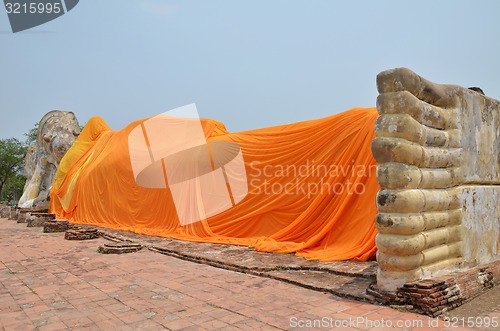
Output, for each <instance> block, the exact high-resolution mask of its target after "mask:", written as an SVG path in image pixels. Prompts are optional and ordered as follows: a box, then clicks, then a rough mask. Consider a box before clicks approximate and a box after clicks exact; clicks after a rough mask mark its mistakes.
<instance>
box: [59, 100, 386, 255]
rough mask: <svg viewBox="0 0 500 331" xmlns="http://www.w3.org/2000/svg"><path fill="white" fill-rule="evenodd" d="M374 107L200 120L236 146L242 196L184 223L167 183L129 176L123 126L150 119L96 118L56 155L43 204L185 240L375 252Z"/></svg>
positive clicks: (309, 251) (88, 219) (212, 135)
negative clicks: (306, 116)
mask: <svg viewBox="0 0 500 331" xmlns="http://www.w3.org/2000/svg"><path fill="white" fill-rule="evenodd" d="M377 116H378V114H377V111H376V109H375V108H355V109H351V110H349V111H346V112H343V113H340V114H336V115H333V116H329V117H326V118H322V119H317V120H310V121H305V122H299V123H293V124H287V125H281V126H275V127H270V128H264V129H258V130H250V131H244V132H239V133H229V132H227V130H226V128H225V127H224V125H223V124H222V123H221V122H218V121H214V120H201V122H202V126H203V130H204V133H205V136H206V138H207V140H208V141H213V140H223V141H231V142H234V143H237V144H238V145H239V146H240V147H241V151H242V153H243V158H244V161H245V169H246V172H247V178H248V187H249V192H248V195H247V196H246V197H245V198H244V199H243V200H242V201H241V202H240V203H238V204H237V205H236V206H234V207H233V208H230V209H228V210H226V211H224V212H222V213H220V214H217V215H215V216H212V217H210V218H208V219H207V220H202V221H200V222H197V223H193V224H189V225H186V226H181V225H180V223H179V219H178V217H177V213H176V209H175V206H174V203H173V202H172V196H171V194H170V191H169V189H168V188H167V189H151V188H143V187H140V186H138V185H137V184H136V181H135V179H134V176H133V171H132V166H131V162H130V159H129V150H128V134H129V133H130V132H131V130H133V129H134V128H135V127H136V126H137V125H139V124H141V123H142V122H144V121H145V120H147V119H143V120H139V121H136V122H134V123H131V124H130V125H128V126H127V127H125V128H124V129H122V130H119V131H112V130H111V129H110V128H109V127H108V126H107V125H106V123H105V122H104V120H103V119H102V118H100V117H93V118H92V119H91V120H90V121H89V122H88V123H87V124H86V125H85V128H84V129H83V131H82V133H81V134H80V136H79V137H78V139H77V141H76V142H75V143H74V144H73V146H72V147H71V149H70V150H69V151H68V152H67V154H66V155H65V157H64V158H63V159H62V161H61V163H60V166H59V168H58V171H57V174H56V177H55V180H54V184H53V187H52V191H51V207H50V211H51V212H52V213H55V214H56V216H57V218H59V219H67V220H68V221H70V222H72V223H79V224H93V225H98V226H102V227H106V228H112V229H119V230H126V231H132V232H136V233H141V234H147V235H154V236H161V237H171V238H177V239H182V240H189V241H198V242H212V243H225V244H233V245H245V246H254V247H255V248H256V249H257V250H259V251H266V252H296V254H297V255H299V256H303V257H305V258H308V259H316V260H321V261H335V260H346V259H354V260H360V261H366V260H368V259H369V258H371V257H373V256H374V254H375V252H376V247H375V235H376V233H377V230H376V228H375V222H374V218H375V215H376V213H377V208H376V205H375V196H376V194H377V191H378V190H379V187H378V184H377V180H376V162H375V160H374V159H373V157H372V154H371V147H370V146H371V141H372V139H373V138H374V131H373V129H374V123H375V120H376V118H377Z"/></svg>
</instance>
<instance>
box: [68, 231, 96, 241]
mask: <svg viewBox="0 0 500 331" xmlns="http://www.w3.org/2000/svg"><path fill="white" fill-rule="evenodd" d="M99 236H100V234H99V231H97V229H87V228H73V229H69V230H66V233H65V235H64V239H66V240H89V239H97V238H99Z"/></svg>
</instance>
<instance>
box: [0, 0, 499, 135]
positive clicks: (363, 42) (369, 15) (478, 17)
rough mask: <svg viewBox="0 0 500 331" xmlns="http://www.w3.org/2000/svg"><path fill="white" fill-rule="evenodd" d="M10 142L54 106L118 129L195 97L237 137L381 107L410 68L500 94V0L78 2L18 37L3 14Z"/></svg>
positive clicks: (203, 111) (0, 118) (3, 112)
mask: <svg viewBox="0 0 500 331" xmlns="http://www.w3.org/2000/svg"><path fill="white" fill-rule="evenodd" d="M0 45H1V46H0V47H1V49H0V50H1V51H0V68H1V70H0V102H1V104H0V105H1V109H0V138H8V137H17V138H22V139H24V136H23V133H25V132H27V131H28V130H29V129H30V128H31V127H33V124H34V123H35V122H38V121H39V120H40V119H41V117H42V116H43V115H44V114H45V113H46V112H48V111H50V110H53V109H59V110H71V111H73V112H74V113H75V114H76V116H77V118H78V119H79V121H80V123H81V124H83V123H85V122H86V121H88V119H89V118H90V117H91V116H94V115H99V116H102V117H103V118H104V119H105V120H106V122H107V123H108V124H109V125H110V126H111V127H112V128H113V129H115V130H117V129H120V128H122V127H124V126H125V125H127V124H128V123H130V122H132V121H134V120H136V119H139V118H143V117H149V116H154V115H157V114H160V113H163V112H165V111H167V110H169V109H172V108H176V107H179V106H182V105H186V104H190V103H196V105H197V108H198V111H199V113H200V115H201V116H202V117H208V118H213V119H217V120H220V121H222V122H224V123H225V124H226V126H227V128H228V129H229V130H230V131H242V130H247V129H253V128H259V127H265V126H271V125H277V124H284V123H290V122H296V121H301V120H306V119H313V118H319V117H324V116H328V115H330V114H335V113H338V112H341V111H344V110H347V109H349V108H352V107H358V106H362V107H368V106H374V105H375V100H376V96H377V91H376V85H375V77H376V75H377V73H379V72H380V71H383V70H386V69H391V68H395V67H402V66H404V67H408V68H410V69H412V70H413V71H415V72H417V73H418V74H420V75H422V76H424V77H425V78H427V79H429V80H431V81H434V82H437V83H450V84H459V85H463V86H466V87H468V86H480V87H481V88H482V89H483V90H484V91H485V93H486V94H487V95H488V96H491V97H493V98H496V99H500V1H496V0H490V1H470V0H467V1H458V0H440V1H435V0H433V1H429V0H425V1H333V0H330V1H326V0H323V1H319V0H307V1H306V0H302V1H296V0H251V1H234V0H232V1H231V0H227V1H210V0H199V1H190V0H182V1H180V0H179V1H167V0H164V1H162V0H129V1H123V0H105V1H102V0H101V1H98V0H81V1H80V3H79V4H78V5H77V6H76V7H75V8H74V9H73V10H71V11H70V12H69V13H67V14H65V15H63V16H62V17H60V18H58V19H56V20H54V21H51V22H48V23H46V24H44V25H41V26H39V27H35V28H33V29H30V30H27V31H25V32H19V33H16V34H13V33H12V32H11V30H10V25H9V22H8V18H7V14H6V13H5V12H1V13H0Z"/></svg>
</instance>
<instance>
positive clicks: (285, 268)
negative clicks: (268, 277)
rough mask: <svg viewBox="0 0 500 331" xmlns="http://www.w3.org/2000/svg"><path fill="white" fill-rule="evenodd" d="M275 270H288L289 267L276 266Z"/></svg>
mask: <svg viewBox="0 0 500 331" xmlns="http://www.w3.org/2000/svg"><path fill="white" fill-rule="evenodd" d="M276 270H290V267H287V266H286V265H277V266H276Z"/></svg>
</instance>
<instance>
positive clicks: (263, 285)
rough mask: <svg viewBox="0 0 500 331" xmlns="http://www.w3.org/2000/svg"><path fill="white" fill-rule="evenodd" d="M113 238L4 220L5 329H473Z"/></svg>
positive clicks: (1, 317) (0, 305)
mask: <svg viewBox="0 0 500 331" xmlns="http://www.w3.org/2000/svg"><path fill="white" fill-rule="evenodd" d="M106 242H107V241H106V240H105V239H102V238H99V239H95V240H90V241H68V240H64V239H63V234H62V233H54V234H44V233H42V231H41V228H27V227H26V225H25V224H17V223H16V222H15V221H8V220H6V219H0V327H1V328H2V329H4V330H34V329H36V330H69V329H71V330H168V329H170V330H219V329H220V330H224V329H226V330H239V329H241V330H276V329H277V330H306V329H323V330H327V329H339V330H472V329H467V328H459V327H446V325H445V322H444V321H440V320H436V319H431V318H428V317H425V316H420V315H416V314H410V313H405V312H399V311H396V310H393V309H391V308H387V307H382V306H376V305H371V304H365V303H360V302H355V301H350V300H347V299H341V298H339V297H336V296H334V295H332V294H325V293H321V292H317V291H313V290H309V289H305V288H301V287H297V286H294V285H291V284H287V283H284V282H280V281H278V280H274V279H269V278H262V277H258V276H253V275H247V274H242V273H238V272H234V271H229V270H224V269H219V268H214V267H211V266H208V265H203V264H197V263H192V262H188V261H184V260H181V259H177V258H174V257H171V256H166V255H162V254H158V253H155V252H152V251H149V250H142V251H140V252H138V253H131V254H124V255H104V254H98V253H97V247H98V246H99V245H102V244H104V243H106ZM491 316H493V315H491ZM495 316H498V314H497V315H495ZM390 325H392V327H380V326H390ZM412 325H414V326H419V325H422V326H423V327H412ZM311 326H315V327H314V328H312V327H311ZM429 326H431V327H429ZM497 329H498V328H497ZM476 330H477V329H476Z"/></svg>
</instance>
